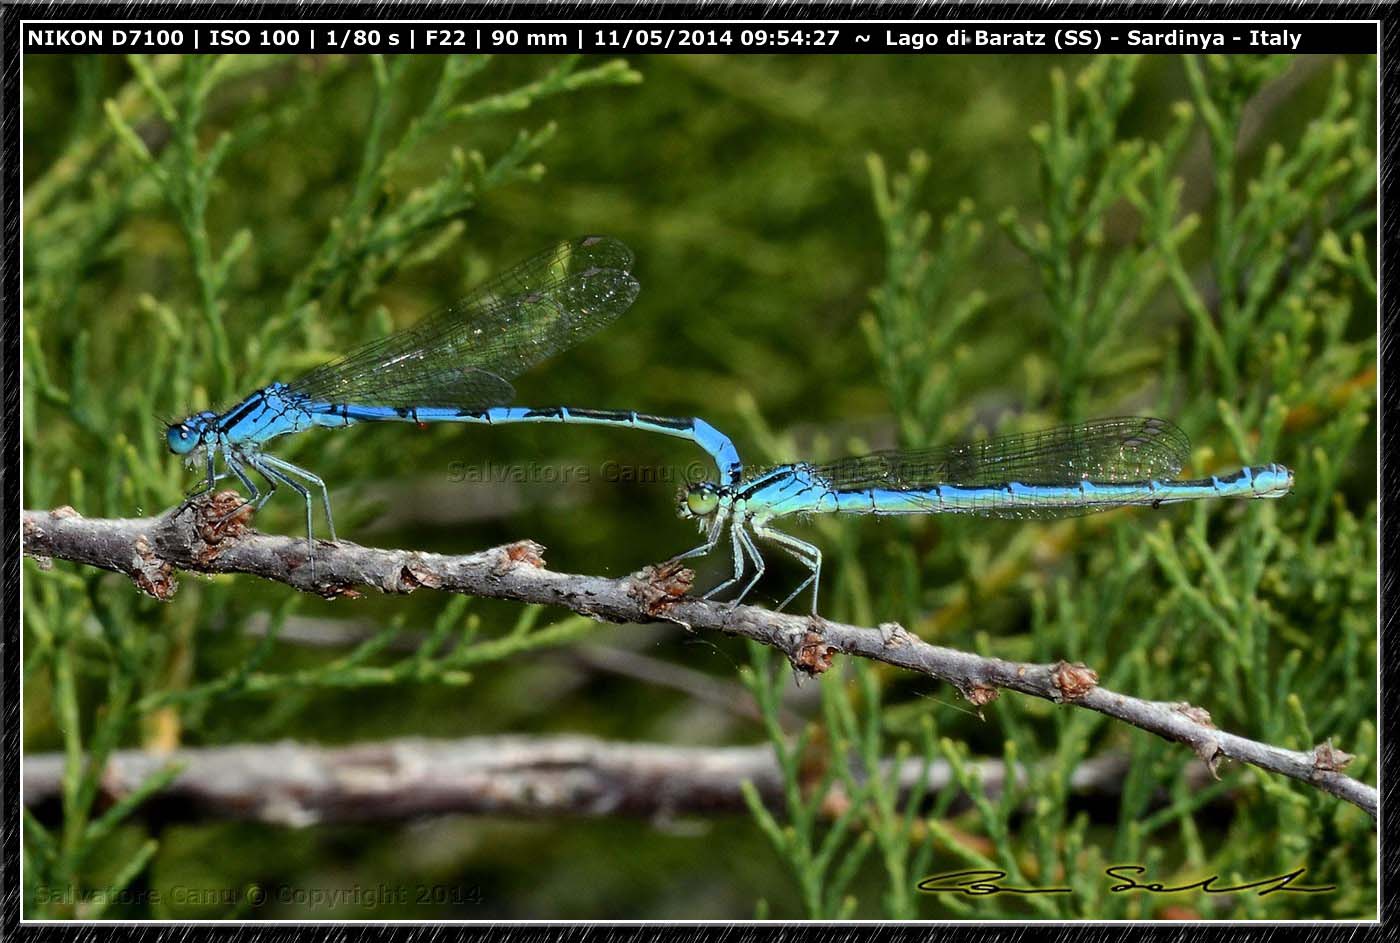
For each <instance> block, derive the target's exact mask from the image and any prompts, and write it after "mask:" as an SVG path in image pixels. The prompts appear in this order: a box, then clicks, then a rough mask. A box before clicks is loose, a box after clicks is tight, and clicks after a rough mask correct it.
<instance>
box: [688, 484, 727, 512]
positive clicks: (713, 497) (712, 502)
mask: <svg viewBox="0 0 1400 943" xmlns="http://www.w3.org/2000/svg"><path fill="white" fill-rule="evenodd" d="M685 507H686V510H688V511H689V512H690V513H691V514H694V515H695V516H696V517H709V516H710V515H711V514H713V513H715V511H716V510H717V509H718V508H719V495H717V494H715V493H714V492H713V491H711V490H710V489H708V488H705V487H703V486H701V485H691V486H690V488H688V489H686V493H685Z"/></svg>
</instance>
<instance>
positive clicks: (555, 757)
mask: <svg viewBox="0 0 1400 943" xmlns="http://www.w3.org/2000/svg"><path fill="white" fill-rule="evenodd" d="M64 761H65V758H64V756H63V755H62V754H58V753H50V754H43V755H40V756H30V757H26V758H25V761H24V780H23V784H24V802H25V805H27V806H30V807H35V806H39V805H42V804H43V803H46V802H50V801H54V800H56V799H57V798H58V797H59V795H60V792H61V790H62V783H63V764H64ZM886 762H887V765H888V763H889V762H890V761H886ZM171 765H177V766H179V767H180V768H181V772H180V774H179V775H178V776H177V777H176V778H175V779H174V780H173V781H172V782H171V783H170V784H169V785H168V786H167V787H166V788H165V789H164V790H162V791H160V792H157V793H155V794H154V795H153V796H152V797H151V798H150V799H149V800H148V802H147V804H146V805H145V806H143V808H145V810H146V812H147V814H168V813H169V812H170V811H172V810H173V811H184V812H187V813H194V814H198V815H213V816H218V817H222V818H234V819H244V820H250V821H258V822H266V823H269V824H274V825H289V826H296V827H300V826H307V825H316V824H328V823H340V822H383V821H398V820H403V819H409V818H414V817H418V816H425V815H448V814H457V815H491V816H501V817H507V816H509V817H525V818H546V817H578V816H585V817H586V816H604V815H627V816H636V817H643V818H651V819H657V820H659V821H663V822H664V821H666V820H668V819H671V818H674V817H676V816H679V815H686V814H700V815H709V814H716V813H728V812H742V811H744V810H745V809H746V806H745V803H744V798H743V793H742V791H741V789H740V784H741V783H743V782H745V781H748V782H752V783H753V784H754V787H755V788H756V789H757V790H758V794H759V796H760V797H761V798H762V799H763V801H764V802H765V803H767V804H768V805H769V807H770V808H775V809H778V808H782V807H783V803H784V802H785V796H784V792H783V790H784V783H783V776H782V772H781V770H780V769H779V767H778V763H777V760H776V759H775V758H774V756H773V750H772V748H771V747H770V746H769V745H767V744H763V745H760V746H751V747H673V746H665V745H658V744H650V743H618V742H608V741H604V740H596V739H593V738H590V737H574V736H564V737H509V736H507V737H468V738H464V739H460V740H425V739H416V738H414V739H403V740H389V741H384V742H380V743H364V744H357V745H354V746H349V747H321V746H315V745H311V744H304V743H294V742H289V741H287V742H281V743H253V744H241V745H237V746H225V747H208V748H202V749H186V750H180V751H178V752H175V753H171V754H167V755H158V754H152V753H144V752H141V751H136V750H131V751H123V752H119V753H116V754H114V755H113V756H112V757H111V759H110V760H109V762H108V765H107V768H106V770H105V771H104V772H103V776H102V789H103V792H104V794H105V795H106V797H107V798H108V799H110V800H112V801H116V800H118V799H120V798H122V797H123V796H125V795H128V794H129V793H130V792H131V791H132V790H133V789H135V788H136V787H137V786H138V785H139V784H140V783H141V782H142V781H143V780H144V779H145V778H146V777H148V776H150V775H152V774H154V773H157V772H159V771H161V770H163V769H166V768H167V767H169V766H171ZM969 766H970V767H975V768H976V770H977V771H978V772H979V773H980V775H981V778H982V785H983V788H985V789H986V790H987V792H988V794H989V795H991V796H997V795H999V794H1000V792H1001V790H1002V788H1003V786H1004V784H1005V776H1006V767H1005V765H1004V764H1003V763H1002V762H1001V761H1000V760H994V759H985V760H981V761H979V762H976V763H970V764H969ZM1126 769H1127V758H1126V757H1125V756H1121V755H1105V756H1103V757H1096V758H1093V759H1089V760H1086V761H1085V762H1083V763H1081V764H1079V766H1078V767H1077V768H1076V769H1075V772H1074V775H1073V777H1072V779H1071V783H1070V788H1071V790H1072V791H1073V792H1075V793H1076V794H1078V795H1094V796H1101V795H1114V794H1115V793H1116V792H1117V791H1118V790H1119V789H1120V787H1121V786H1122V782H1123V777H1124V774H1125V773H1126ZM923 773H924V763H923V760H922V759H918V758H913V759H908V760H905V761H904V762H903V763H902V764H901V766H900V768H899V770H898V777H897V782H898V784H899V788H900V792H901V793H902V794H907V793H908V791H909V790H910V789H912V788H913V786H914V785H915V784H916V783H917V782H918V781H919V779H920V778H923ZM951 778H952V771H951V769H950V767H949V765H948V763H947V761H945V760H938V761H936V762H934V763H933V764H931V765H930V767H929V772H928V776H927V777H926V781H927V785H928V790H929V792H930V793H936V792H937V791H938V790H941V789H943V788H944V787H946V786H947V785H948V783H949V782H950V780H951ZM848 801H849V800H848V799H847V798H846V795H845V793H844V792H843V791H842V787H841V784H840V783H839V782H837V783H834V784H833V785H832V787H831V789H830V790H829V791H828V792H827V794H826V797H825V804H826V806H827V807H828V812H829V813H831V814H835V813H836V812H837V811H839V810H840V809H841V808H843V807H844V804H845V803H847V802H848Z"/></svg>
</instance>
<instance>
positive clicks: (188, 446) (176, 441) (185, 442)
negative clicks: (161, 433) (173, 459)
mask: <svg viewBox="0 0 1400 943" xmlns="http://www.w3.org/2000/svg"><path fill="white" fill-rule="evenodd" d="M165 444H166V445H167V446H169V447H170V451H172V452H174V453H175V454H176V455H188V454H189V453H190V452H192V451H194V448H195V446H197V445H199V435H198V433H196V432H195V431H194V430H193V429H192V428H190V426H189V425H188V424H187V423H183V422H181V423H176V424H175V425H172V426H171V427H170V428H168V429H166V430H165Z"/></svg>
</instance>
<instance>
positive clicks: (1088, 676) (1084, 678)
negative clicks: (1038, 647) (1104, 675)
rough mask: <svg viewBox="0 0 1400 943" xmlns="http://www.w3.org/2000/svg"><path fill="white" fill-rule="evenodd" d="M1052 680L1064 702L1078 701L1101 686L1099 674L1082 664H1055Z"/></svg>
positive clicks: (1065, 662) (1058, 662) (1051, 674)
mask: <svg viewBox="0 0 1400 943" xmlns="http://www.w3.org/2000/svg"><path fill="white" fill-rule="evenodd" d="M1050 680H1051V682H1052V683H1053V684H1054V686H1055V691H1056V693H1057V694H1058V695H1059V697H1060V700H1062V701H1077V700H1079V699H1080V698H1082V697H1084V696H1085V695H1086V694H1088V693H1089V692H1090V691H1092V690H1094V688H1096V687H1098V684H1099V673H1098V672H1097V671H1095V670H1094V669H1093V668H1090V667H1089V666H1088V665H1086V664H1083V663H1082V662H1074V663H1073V664H1071V663H1070V662H1067V661H1057V662H1055V666H1054V668H1052V669H1051V671H1050Z"/></svg>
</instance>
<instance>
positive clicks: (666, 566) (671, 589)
mask: <svg viewBox="0 0 1400 943" xmlns="http://www.w3.org/2000/svg"><path fill="white" fill-rule="evenodd" d="M694 585H695V572H694V571H693V570H690V569H688V568H686V567H685V566H683V565H681V563H679V562H678V561H676V560H668V561H666V562H665V563H658V564H657V565H655V566H648V567H644V568H643V569H642V571H641V572H640V573H635V574H633V576H632V579H631V582H630V585H629V586H628V587H627V595H628V596H630V597H631V598H632V599H634V600H636V602H637V604H638V605H640V606H641V607H642V609H644V610H645V611H646V613H647V615H652V616H657V615H661V614H662V613H663V612H665V611H666V610H667V609H669V608H670V607H671V606H673V605H675V604H676V603H677V602H679V601H680V600H682V599H684V598H685V597H686V596H687V595H688V594H689V593H690V590H691V587H693V586H694Z"/></svg>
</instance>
